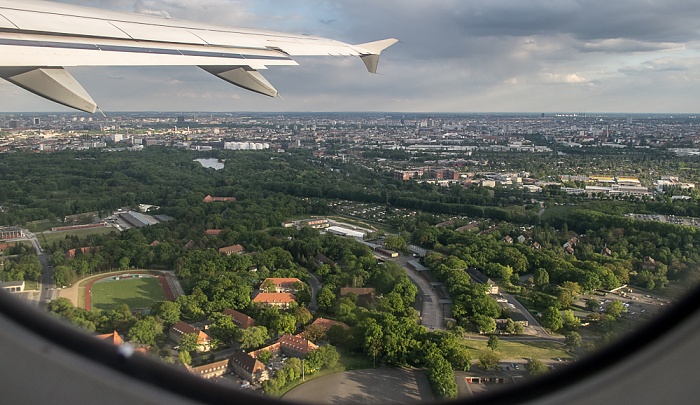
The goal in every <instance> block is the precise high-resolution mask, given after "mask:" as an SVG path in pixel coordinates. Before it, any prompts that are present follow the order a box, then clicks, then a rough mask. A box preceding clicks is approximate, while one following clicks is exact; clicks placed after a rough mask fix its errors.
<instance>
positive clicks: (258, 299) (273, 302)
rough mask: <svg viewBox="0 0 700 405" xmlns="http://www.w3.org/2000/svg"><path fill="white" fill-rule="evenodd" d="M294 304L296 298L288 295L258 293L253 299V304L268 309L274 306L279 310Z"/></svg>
mask: <svg viewBox="0 0 700 405" xmlns="http://www.w3.org/2000/svg"><path fill="white" fill-rule="evenodd" d="M295 302H297V300H296V298H295V297H294V295H293V294H290V293H266V292H261V293H258V295H256V296H255V297H253V303H255V304H261V305H264V306H270V307H272V306H274V307H280V308H287V307H289V306H290V305H292V303H295Z"/></svg>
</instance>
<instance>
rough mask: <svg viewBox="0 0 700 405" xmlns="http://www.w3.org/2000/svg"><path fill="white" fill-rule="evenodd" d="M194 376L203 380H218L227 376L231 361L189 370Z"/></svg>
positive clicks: (217, 362) (222, 361)
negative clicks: (217, 378)
mask: <svg viewBox="0 0 700 405" xmlns="http://www.w3.org/2000/svg"><path fill="white" fill-rule="evenodd" d="M188 369H189V370H190V372H191V373H192V374H195V375H198V376H200V377H202V378H206V379H209V378H216V377H221V376H222V375H224V374H226V372H228V369H229V360H221V361H216V362H214V363H209V364H204V365H202V366H197V367H191V368H188Z"/></svg>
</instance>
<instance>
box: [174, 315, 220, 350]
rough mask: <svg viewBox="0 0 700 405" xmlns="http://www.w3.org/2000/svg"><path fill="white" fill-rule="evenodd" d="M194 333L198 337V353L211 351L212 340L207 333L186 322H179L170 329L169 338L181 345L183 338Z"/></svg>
mask: <svg viewBox="0 0 700 405" xmlns="http://www.w3.org/2000/svg"><path fill="white" fill-rule="evenodd" d="M191 333H194V334H196V335H197V337H198V339H197V345H198V346H197V351H200V352H206V351H209V349H210V344H211V338H210V337H209V335H207V334H206V333H204V332H202V331H201V330H199V329H198V328H195V327H194V326H192V325H189V324H186V323H185V322H182V321H180V322H178V323H176V324H175V325H173V326H172V327H171V328H170V332H169V334H168V335H169V336H170V338H171V339H173V340H174V341H176V342H177V343H180V339H182V336H184V335H189V334H191Z"/></svg>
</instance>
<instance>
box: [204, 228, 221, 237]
mask: <svg viewBox="0 0 700 405" xmlns="http://www.w3.org/2000/svg"><path fill="white" fill-rule="evenodd" d="M222 232H223V230H221V229H207V230H206V231H204V234H205V235H206V236H218V235H221V233H222Z"/></svg>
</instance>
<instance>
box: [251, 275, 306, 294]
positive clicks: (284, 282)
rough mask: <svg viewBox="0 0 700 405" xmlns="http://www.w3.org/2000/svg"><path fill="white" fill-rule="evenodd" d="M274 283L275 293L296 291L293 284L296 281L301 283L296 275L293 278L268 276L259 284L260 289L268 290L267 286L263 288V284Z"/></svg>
mask: <svg viewBox="0 0 700 405" xmlns="http://www.w3.org/2000/svg"><path fill="white" fill-rule="evenodd" d="M271 283H272V284H274V286H275V292H277V293H283V292H288V293H292V294H294V293H296V292H297V290H296V288H294V285H295V284H296V283H301V280H299V279H298V278H296V277H293V278H284V277H268V278H266V279H265V280H263V282H262V283H261V284H260V289H261V290H268V289H267V288H263V286H266V287H267V286H268V285H270V284H271Z"/></svg>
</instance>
